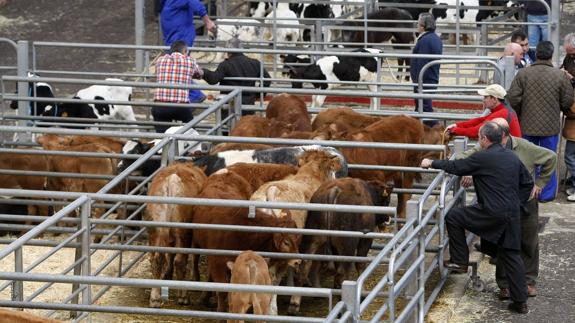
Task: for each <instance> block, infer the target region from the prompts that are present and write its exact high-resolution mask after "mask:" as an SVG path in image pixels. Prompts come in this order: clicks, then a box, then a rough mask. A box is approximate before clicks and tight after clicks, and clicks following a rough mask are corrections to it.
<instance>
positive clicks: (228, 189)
mask: <svg viewBox="0 0 575 323" xmlns="http://www.w3.org/2000/svg"><path fill="white" fill-rule="evenodd" d="M274 166H277V165H272V164H245V165H244V167H245V169H247V168H249V167H256V168H267V169H268V170H269V171H267V172H264V171H260V172H258V173H257V174H259V177H258V178H257V179H254V178H250V181H247V180H246V179H245V178H244V177H242V176H240V175H239V174H238V173H236V172H235V171H230V170H228V169H223V170H220V171H218V172H216V173H214V174H212V175H211V176H210V177H208V180H207V182H206V184H205V185H204V187H203V189H202V192H201V193H200V196H199V197H200V198H212V199H214V198H217V199H237V200H247V199H249V197H250V196H251V194H252V193H253V191H254V189H255V188H256V187H257V186H258V185H259V182H266V181H269V180H274V179H278V178H281V176H286V175H288V174H290V173H292V172H293V170H291V169H288V168H283V167H282V168H281V169H283V170H284V171H285V173H283V174H282V173H281V169H280V168H276V167H274ZM274 168H275V170H274ZM245 169H244V170H245ZM250 173H251V174H256V173H255V172H247V171H245V172H244V173H243V174H244V176H245V175H246V174H250ZM254 176H256V175H254ZM193 222H194V223H207V224H231V225H249V226H264V227H287V228H295V223H294V222H293V220H292V219H291V217H290V216H289V213H286V214H285V216H283V217H281V218H277V217H275V216H273V215H269V214H265V213H263V212H260V211H256V214H255V217H253V218H250V217H248V210H247V209H246V208H236V207H220V206H201V205H198V206H196V207H195V208H194V217H193ZM300 239H301V238H300V236H299V235H294V234H284V233H275V234H271V233H263V232H262V233H253V232H231V231H223V230H194V233H193V241H194V246H196V247H199V248H205V249H226V250H258V251H280V252H289V253H297V252H298V245H299V242H300ZM194 259H195V261H194V275H193V276H194V277H196V278H197V277H199V275H198V261H197V257H194ZM207 260H208V276H209V279H210V280H211V281H214V282H220V283H227V282H228V281H229V272H228V270H227V269H226V262H227V261H229V260H233V258H230V257H221V256H208V257H207ZM217 295H218V311H220V312H223V311H225V305H226V304H225V297H226V293H217Z"/></svg>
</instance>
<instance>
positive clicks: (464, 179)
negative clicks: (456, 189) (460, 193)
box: [461, 176, 473, 188]
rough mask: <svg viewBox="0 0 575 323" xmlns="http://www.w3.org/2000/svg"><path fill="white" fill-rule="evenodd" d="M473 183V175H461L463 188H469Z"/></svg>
mask: <svg viewBox="0 0 575 323" xmlns="http://www.w3.org/2000/svg"><path fill="white" fill-rule="evenodd" d="M471 185H473V177H471V176H463V177H461V186H463V188H468V187H470V186H471Z"/></svg>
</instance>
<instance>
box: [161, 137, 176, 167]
mask: <svg viewBox="0 0 575 323" xmlns="http://www.w3.org/2000/svg"><path fill="white" fill-rule="evenodd" d="M176 144H177V143H176V140H175V139H174V137H170V142H169V143H167V144H166V145H164V147H163V148H162V160H161V165H162V167H166V166H168V165H169V164H170V162H171V161H173V160H174V156H175V150H177V148H176Z"/></svg>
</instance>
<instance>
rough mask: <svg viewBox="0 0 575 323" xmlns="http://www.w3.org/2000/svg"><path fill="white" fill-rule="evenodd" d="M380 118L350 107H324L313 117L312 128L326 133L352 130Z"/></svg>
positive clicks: (363, 126) (359, 128) (362, 127)
mask: <svg viewBox="0 0 575 323" xmlns="http://www.w3.org/2000/svg"><path fill="white" fill-rule="evenodd" d="M380 119H381V117H377V116H370V115H366V114H362V113H359V112H356V111H354V110H353V109H352V108H334V109H325V110H322V111H321V112H320V113H318V114H317V116H316V117H315V118H314V119H313V123H312V128H313V130H314V131H320V132H327V133H330V132H352V131H356V130H361V129H364V128H365V127H367V126H369V125H370V124H372V123H374V122H377V121H379V120H380Z"/></svg>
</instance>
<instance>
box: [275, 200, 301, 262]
mask: <svg viewBox="0 0 575 323" xmlns="http://www.w3.org/2000/svg"><path fill="white" fill-rule="evenodd" d="M278 226H279V227H282V228H292V229H296V228H297V227H296V224H295V222H294V220H293V219H292V218H291V214H290V212H289V210H282V211H281V213H280V217H279V219H278ZM300 243H301V235H299V234H294V233H283V232H280V233H274V234H273V245H274V248H275V250H277V251H279V252H284V253H299V245H300ZM300 263H301V259H290V260H289V261H288V265H289V266H290V267H293V268H298V267H299V264H300Z"/></svg>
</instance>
